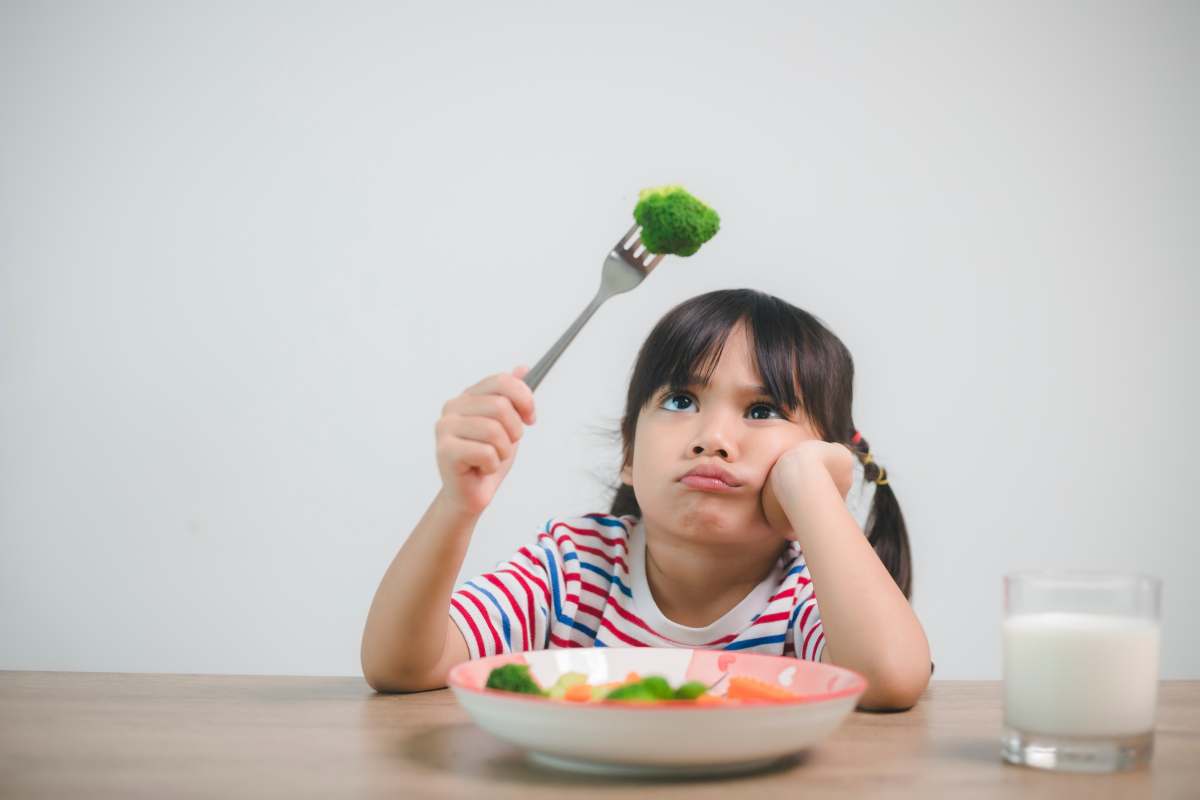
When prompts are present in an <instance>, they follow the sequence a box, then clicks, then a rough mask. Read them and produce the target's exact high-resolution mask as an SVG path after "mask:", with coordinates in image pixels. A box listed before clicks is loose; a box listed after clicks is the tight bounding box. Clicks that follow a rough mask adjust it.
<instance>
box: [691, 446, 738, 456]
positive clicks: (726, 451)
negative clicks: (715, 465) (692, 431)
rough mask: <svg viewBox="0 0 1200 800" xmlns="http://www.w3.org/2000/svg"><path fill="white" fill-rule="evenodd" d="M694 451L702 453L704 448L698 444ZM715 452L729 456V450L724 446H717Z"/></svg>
mask: <svg viewBox="0 0 1200 800" xmlns="http://www.w3.org/2000/svg"><path fill="white" fill-rule="evenodd" d="M692 452H693V453H694V454H696V455H702V454H703V453H704V448H703V447H702V446H701V445H696V446H695V447H693V448H692ZM713 452H714V453H716V454H717V455H719V456H720V457H721V458H729V451H728V450H726V449H724V448H722V447H718V448H716V449H715V450H713Z"/></svg>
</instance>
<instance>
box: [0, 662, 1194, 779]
mask: <svg viewBox="0 0 1200 800" xmlns="http://www.w3.org/2000/svg"><path fill="white" fill-rule="evenodd" d="M1000 722H1001V702H1000V684H999V683H997V682H960V681H937V682H934V683H933V684H932V685H931V686H930V688H929V690H928V691H927V692H926V694H925V697H924V698H923V699H922V700H921V702H920V704H919V705H918V706H917V707H916V708H915V709H914V710H912V711H909V712H906V713H902V714H864V713H857V712H856V713H855V714H853V715H852V716H851V717H850V718H849V719H848V720H847V721H846V722H845V723H844V724H843V725H842V727H841V728H839V729H838V731H837V732H836V733H835V734H834V735H833V737H832V738H830V739H829V740H827V741H826V742H824V743H823V744H822V745H821V746H819V747H818V748H816V749H815V750H813V751H812V752H810V753H809V754H808V755H807V756H806V757H803V758H801V759H800V760H798V761H795V762H793V763H790V764H786V765H785V766H782V767H779V768H776V769H773V770H771V771H768V772H763V773H758V774H756V775H751V776H746V777H739V778H723V779H715V780H713V779H710V780H705V781H692V780H688V781H681V780H676V781H657V782H655V781H647V780H631V779H601V778H595V777H586V776H577V775H573V774H569V773H559V772H552V771H546V770H543V769H540V768H537V767H534V766H531V765H529V764H528V763H527V762H526V761H525V758H524V756H523V754H522V753H521V752H520V751H518V750H516V749H514V748H512V747H510V746H508V745H506V744H504V743H503V742H500V741H498V740H496V739H493V738H492V737H491V736H490V735H488V734H487V733H485V732H484V731H482V730H480V729H479V728H477V727H475V725H473V724H472V723H471V721H470V719H469V718H468V717H467V715H466V714H465V713H464V712H463V710H462V709H461V708H459V706H458V704H457V703H456V701H455V699H454V696H453V695H452V694H451V693H450V691H449V690H441V691H435V692H424V693H420V694H412V695H377V694H375V693H374V692H372V691H371V690H370V688H369V687H368V686H367V685H366V684H365V683H364V682H363V681H362V680H359V679H355V678H295V677H289V678H284V677H234V676H192V675H126V674H100V673H61V672H60V673H55V672H0V797H3V798H9V797H19V798H25V797H30V798H39V797H54V798H60V797H87V798H105V797H121V798H128V797H153V798H187V797H221V798H226V797H281V798H283V797H286V798H298V797H383V798H388V799H389V800H406V799H407V798H422V797H446V798H468V797H476V798H483V797H487V798H504V797H513V798H518V797H519V798H522V799H523V800H529V798H538V797H554V798H571V799H572V800H574V799H575V798H592V797H629V798H634V797H641V796H643V795H645V794H646V793H647V791H648V790H651V789H652V790H653V792H654V794H655V796H656V797H664V798H666V797H678V798H687V800H696V798H707V797H713V798H728V797H738V796H755V797H759V798H768V797H780V798H785V797H787V798H795V797H807V798H821V800H827V799H828V798H842V797H879V796H886V797H889V798H892V797H913V798H917V797H919V798H932V799H934V800H936V799H938V798H960V797H972V798H974V797H1020V798H1023V799H1024V798H1041V797H1045V798H1055V800H1064V798H1069V797H1086V798H1089V800H1102V798H1109V797H1121V798H1124V797H1151V796H1153V797H1180V798H1183V797H1192V798H1196V797H1200V681H1186V682H1182V681H1176V682H1165V683H1163V684H1162V690H1161V693H1160V710H1159V722H1158V729H1157V731H1158V732H1157V741H1156V752H1155V754H1154V759H1153V762H1152V765H1151V767H1150V768H1149V769H1143V770H1141V771H1138V772H1132V773H1124V774H1117V775H1102V776H1096V775H1069V774H1059V773H1048V772H1043V771H1040V770H1033V769H1029V768H1025V767H1014V766H1010V765H1006V764H1004V763H1003V762H1002V761H1001V760H1000V756H999V744H998V740H999V733H1000Z"/></svg>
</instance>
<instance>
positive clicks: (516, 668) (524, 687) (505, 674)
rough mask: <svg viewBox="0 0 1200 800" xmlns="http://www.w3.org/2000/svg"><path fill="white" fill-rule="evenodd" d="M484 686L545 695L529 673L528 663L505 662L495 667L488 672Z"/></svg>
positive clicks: (519, 692)
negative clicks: (501, 665)
mask: <svg viewBox="0 0 1200 800" xmlns="http://www.w3.org/2000/svg"><path fill="white" fill-rule="evenodd" d="M485 686H486V688H488V689H499V690H500V691H502V692H516V693H517V694H535V695H537V696H538V697H545V696H546V693H545V692H544V691H542V687H540V686H538V684H537V681H535V680H534V679H533V676H532V675H530V674H529V665H528V664H505V665H504V666H503V667H496V668H495V669H494V670H492V671H491V672H489V673H488V679H487V683H486V684H485Z"/></svg>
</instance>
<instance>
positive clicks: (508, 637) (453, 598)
mask: <svg viewBox="0 0 1200 800" xmlns="http://www.w3.org/2000/svg"><path fill="white" fill-rule="evenodd" d="M548 557H552V556H548V555H547V553H546V551H545V549H543V548H540V547H538V546H536V545H534V546H527V547H522V548H521V549H519V550H518V551H517V552H516V553H515V554H513V556H512V558H510V559H509V560H507V561H502V562H500V563H498V564H497V565H496V567H495V569H493V570H491V571H490V572H485V573H483V574H481V575H477V576H475V577H474V578H471V579H470V580H468V581H465V582H463V583H462V584H460V585H459V586H457V587H455V590H454V593H453V594H451V595H450V618H451V619H452V620H454V623H455V624H456V625H457V626H458V629H459V630H460V631H462V635H463V638H464V639H466V641H467V650H468V651H469V652H470V654H471V658H472V659H476V658H483V657H485V656H494V655H499V654H501V653H519V652H523V651H526V650H541V649H545V647H546V644H547V639H548V635H549V631H550V627H549V626H550V623H549V610H550V596H551V584H550V580H551V578H550V570H549V569H548V568H547V564H546V559H547V558H548Z"/></svg>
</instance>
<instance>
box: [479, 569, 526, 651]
mask: <svg viewBox="0 0 1200 800" xmlns="http://www.w3.org/2000/svg"><path fill="white" fill-rule="evenodd" d="M483 577H485V578H487V580H488V582H490V583H491V584H492V585H493V586H495V587H496V588H497V589H499V590H500V591H502V592H504V596H505V597H507V598H508V602H509V605H511V606H512V610H513V613H514V614H516V615H517V622H519V623H521V649H522V650H530V649H532V648H531V647H530V646H529V626H528V625H526V624H525V612H523V611H522V610H521V604H520V603H518V602H517V598H515V597H513V596H512V592H510V591H509V590H508V587H507V586H505V585H504V581H502V580H500V579H499V578H497V577H496V576H495V575H493V574H491V573H490V572H489V573H487V574H486V575H484V576H483ZM532 620H533V618H532V617H530V621H531V622H532Z"/></svg>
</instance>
